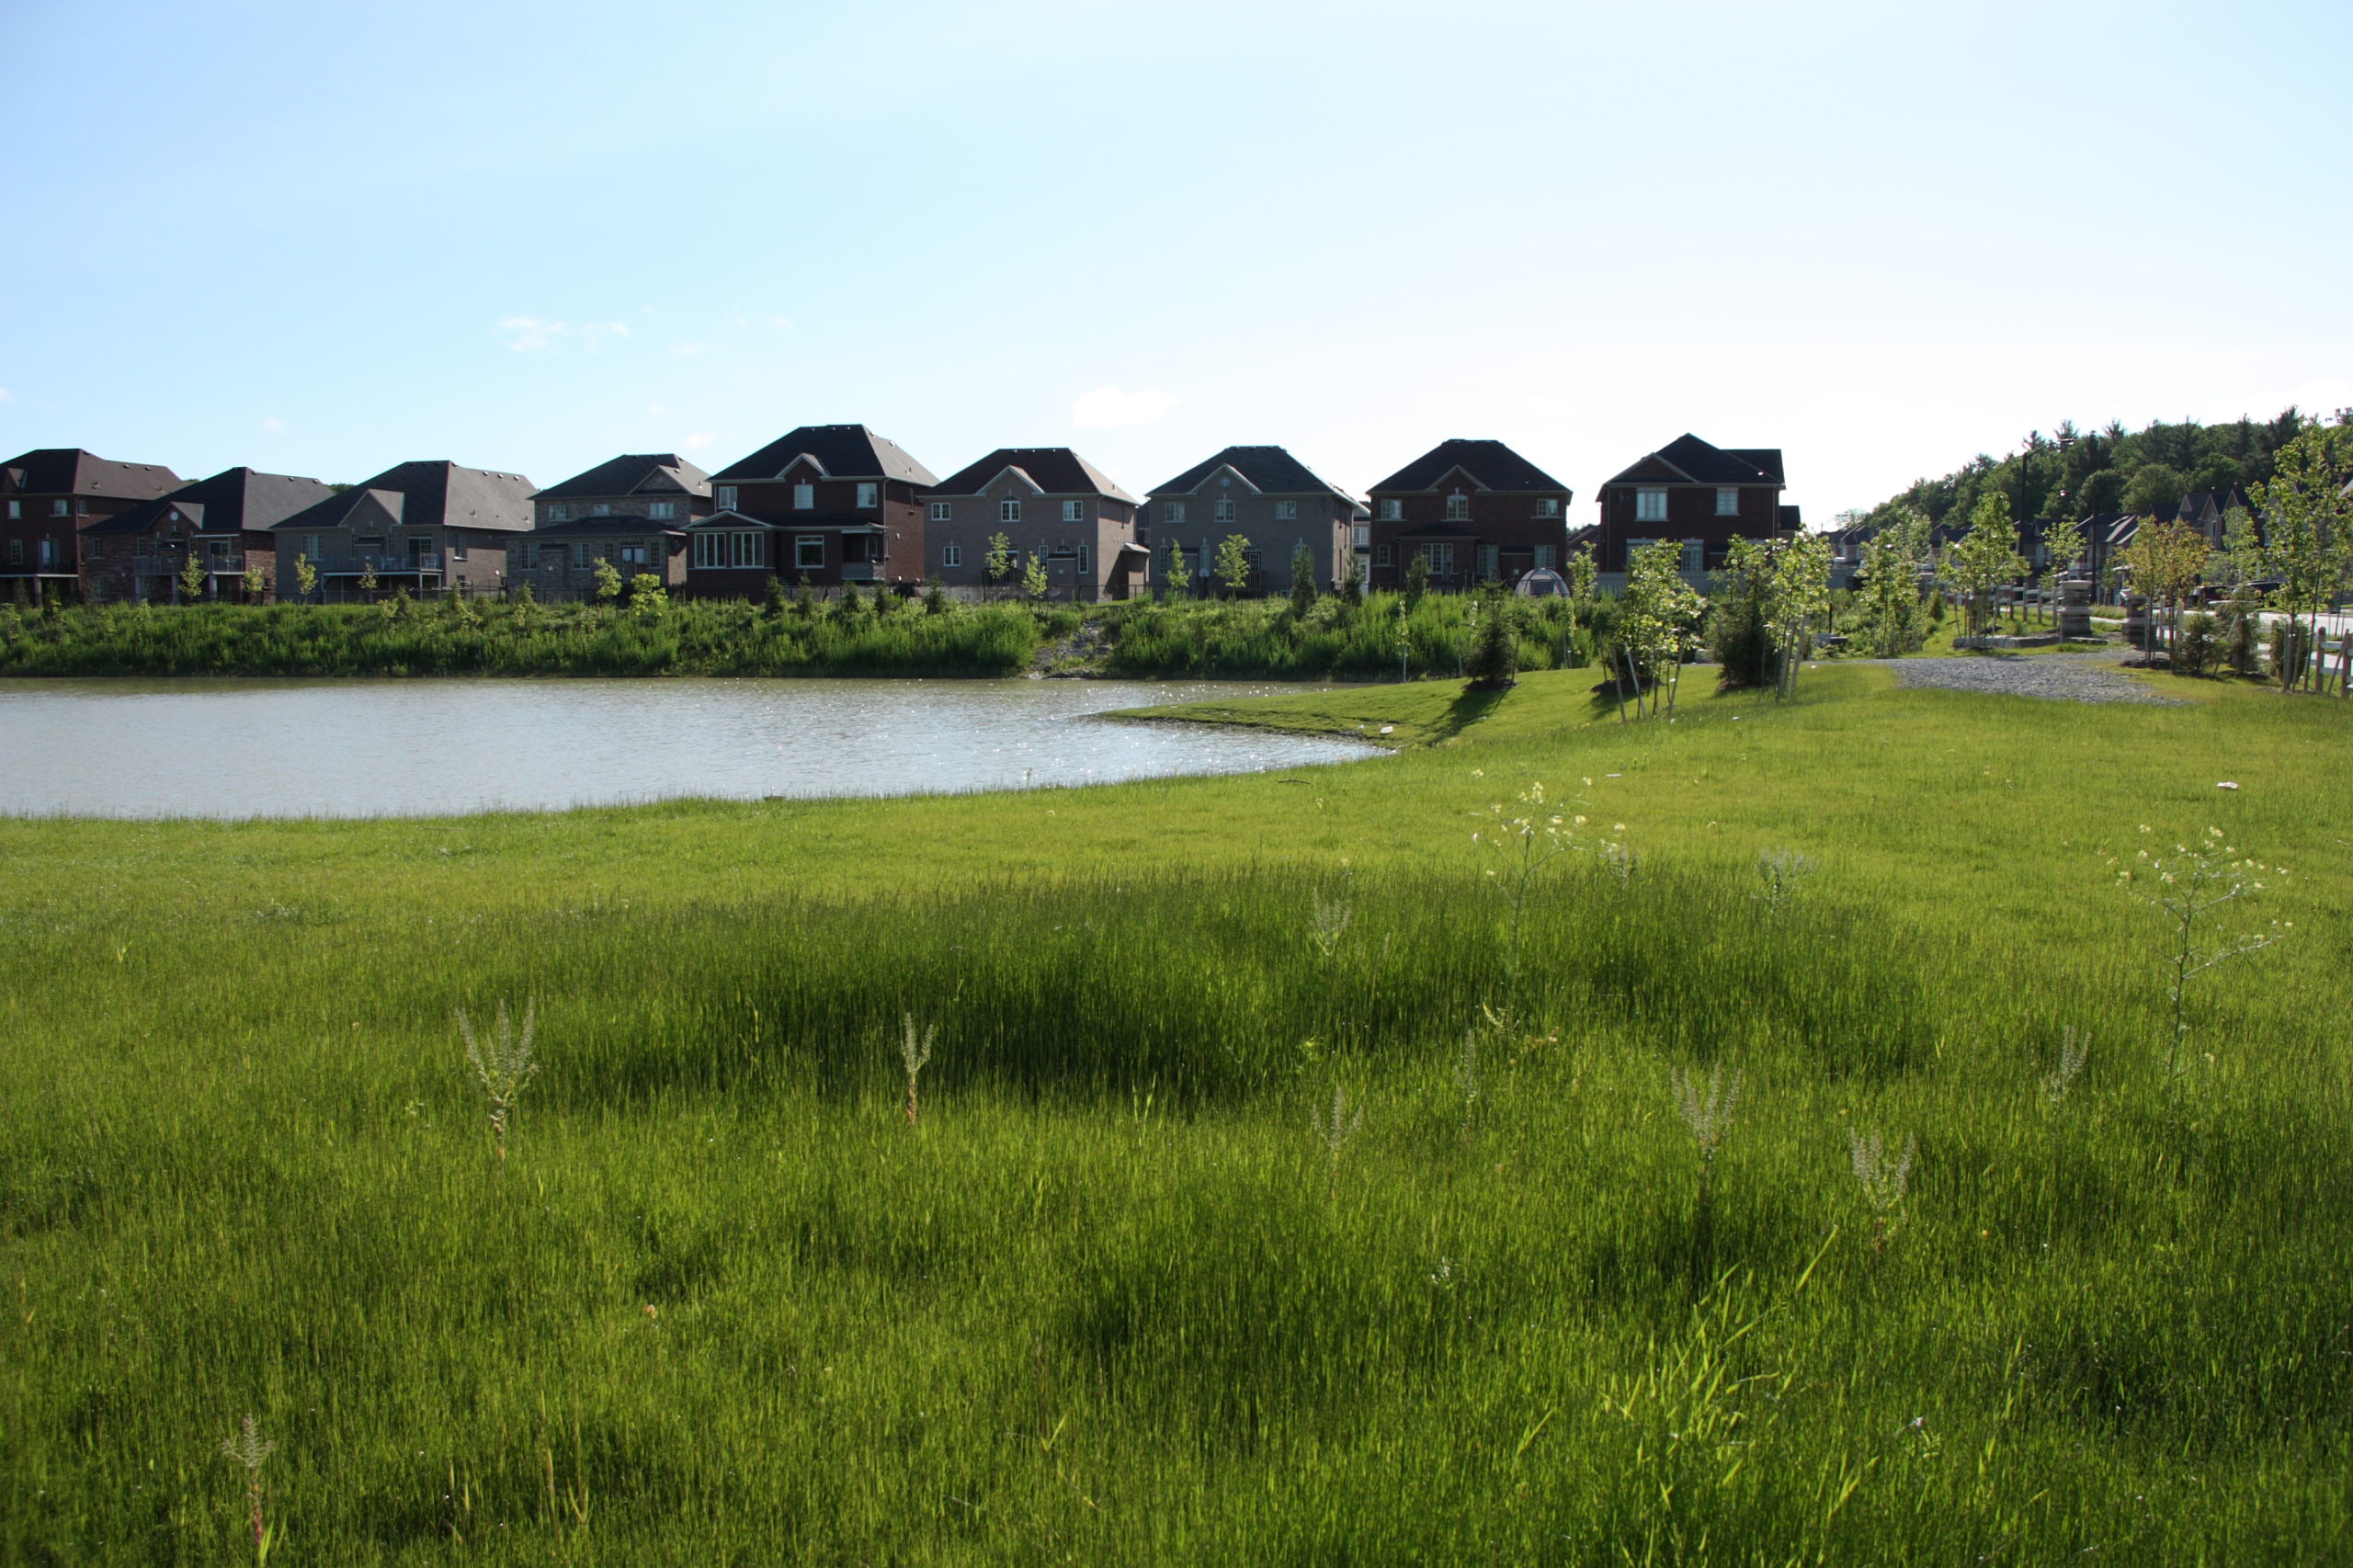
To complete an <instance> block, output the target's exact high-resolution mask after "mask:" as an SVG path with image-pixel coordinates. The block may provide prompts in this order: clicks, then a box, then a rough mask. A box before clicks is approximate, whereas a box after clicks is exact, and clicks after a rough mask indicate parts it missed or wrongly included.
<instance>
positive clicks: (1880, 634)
mask: <svg viewBox="0 0 2353 1568" xmlns="http://www.w3.org/2000/svg"><path fill="white" fill-rule="evenodd" d="M1927 559H1928V519H1927V517H1924V516H1922V515H1921V514H1920V513H1918V512H1916V511H1914V510H1912V509H1911V508H1909V507H1904V508H1902V509H1901V510H1900V511H1899V512H1898V513H1897V515H1896V516H1894V517H1891V518H1889V519H1888V520H1887V521H1886V522H1885V523H1883V524H1881V527H1880V530H1879V532H1877V533H1875V534H1873V535H1872V536H1871V537H1870V540H1867V541H1865V543H1864V545H1863V582H1862V611H1863V636H1864V640H1865V642H1867V643H1868V644H1869V645H1870V651H1871V653H1873V654H1875V655H1876V656H1878V657H1880V658H1882V659H1893V658H1894V657H1896V656H1897V655H1899V654H1903V653H1911V652H1912V651H1913V650H1914V649H1915V648H1917V647H1919V646H1920V643H1921V641H1922V639H1923V637H1924V636H1925V635H1926V633H1927V627H1926V622H1925V619H1924V616H1923V613H1922V608H1921V604H1920V573H1921V571H1922V569H1923V568H1924V567H1925V566H1926V565H1927Z"/></svg>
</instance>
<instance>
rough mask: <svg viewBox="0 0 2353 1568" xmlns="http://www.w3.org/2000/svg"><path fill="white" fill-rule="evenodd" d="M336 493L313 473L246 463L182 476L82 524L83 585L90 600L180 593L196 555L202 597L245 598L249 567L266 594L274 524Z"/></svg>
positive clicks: (273, 562) (274, 572)
mask: <svg viewBox="0 0 2353 1568" xmlns="http://www.w3.org/2000/svg"><path fill="white" fill-rule="evenodd" d="M333 494H335V492H334V491H333V490H332V489H331V488H330V487H328V486H327V485H325V484H323V483H320V482H319V481H317V480H315V479H303V478H300V477H298V476H296V475H294V474H290V473H257V472H255V471H254V470H252V469H249V468H233V469H225V470H223V471H222V472H219V473H216V474H214V475H213V476H212V477H211V478H210V479H199V480H198V481H197V482H196V483H193V484H184V485H182V486H180V488H178V489H177V490H175V491H173V492H172V493H171V494H168V495H165V496H162V497H160V498H159V499H157V500H153V501H142V502H141V503H140V504H139V505H138V506H133V507H131V508H130V509H129V510H128V511H123V512H119V513H117V514H116V515H115V516H113V517H102V518H100V519H99V520H98V521H97V522H95V523H92V524H90V525H89V526H88V527H87V528H84V529H83V530H82V585H83V591H84V593H85V596H86V597H89V598H91V599H94V600H96V599H115V600H122V599H135V600H145V599H160V600H165V601H177V600H180V599H184V598H186V597H188V589H187V585H186V584H185V583H184V582H183V581H182V579H181V576H180V574H181V573H182V572H184V571H185V570H187V567H188V560H189V558H190V557H194V558H195V559H196V561H197V562H199V563H200V565H201V566H202V568H203V571H204V585H203V586H202V587H201V588H199V590H198V593H199V596H200V597H204V598H210V599H241V598H244V597H247V596H246V591H245V585H244V577H245V572H246V569H247V568H248V567H250V568H253V569H254V570H256V571H258V572H259V573H260V574H261V594H262V597H268V596H269V595H270V594H271V593H272V592H273V591H274V589H275V587H276V585H277V580H278V536H277V535H276V534H275V533H274V532H272V531H271V530H272V529H274V528H277V527H278V524H279V523H281V522H283V521H285V520H286V519H287V518H288V517H292V516H293V515H294V514H295V513H297V512H300V511H302V510H304V509H306V508H308V507H311V506H316V505H318V504H319V503H320V502H322V501H324V500H327V499H328V498H330V497H331V496H332V495H333Z"/></svg>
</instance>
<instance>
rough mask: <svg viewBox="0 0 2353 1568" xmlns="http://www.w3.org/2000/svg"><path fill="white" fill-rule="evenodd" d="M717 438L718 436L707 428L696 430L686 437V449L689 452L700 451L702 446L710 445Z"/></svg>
mask: <svg viewBox="0 0 2353 1568" xmlns="http://www.w3.org/2000/svg"><path fill="white" fill-rule="evenodd" d="M718 439H719V437H716V436H714V435H712V434H711V433H710V431H708V430H698V431H696V432H695V433H694V434H692V435H690V436H688V437H687V450H688V451H690V452H699V451H701V450H702V449H704V448H706V447H708V446H710V444H711V443H712V442H714V441H716V440H718Z"/></svg>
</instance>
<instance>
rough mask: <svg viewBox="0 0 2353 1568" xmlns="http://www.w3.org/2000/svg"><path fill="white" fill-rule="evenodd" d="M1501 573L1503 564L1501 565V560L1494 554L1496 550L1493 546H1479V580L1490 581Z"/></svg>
mask: <svg viewBox="0 0 2353 1568" xmlns="http://www.w3.org/2000/svg"><path fill="white" fill-rule="evenodd" d="M1502 571H1503V563H1502V561H1501V559H1500V558H1499V556H1498V555H1497V553H1496V548H1495V546H1494V545H1492V544H1483V545H1481V546H1480V547H1479V576H1480V579H1481V580H1482V581H1487V580H1491V579H1493V578H1495V576H1497V575H1499V574H1501V573H1502Z"/></svg>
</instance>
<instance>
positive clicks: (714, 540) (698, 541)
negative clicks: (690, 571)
mask: <svg viewBox="0 0 2353 1568" xmlns="http://www.w3.org/2000/svg"><path fill="white" fill-rule="evenodd" d="M726 538H727V536H726V535H725V534H697V535H695V543H694V552H693V554H692V555H691V556H689V557H688V560H689V561H690V562H692V564H693V565H694V567H695V568H696V570H698V571H706V572H707V571H709V570H710V569H711V568H713V567H716V566H722V565H724V564H726V556H725V554H724V553H723V552H724V551H725V548H726V547H725V544H724V542H723V541H724V540H726Z"/></svg>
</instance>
